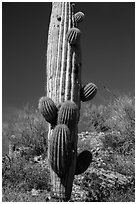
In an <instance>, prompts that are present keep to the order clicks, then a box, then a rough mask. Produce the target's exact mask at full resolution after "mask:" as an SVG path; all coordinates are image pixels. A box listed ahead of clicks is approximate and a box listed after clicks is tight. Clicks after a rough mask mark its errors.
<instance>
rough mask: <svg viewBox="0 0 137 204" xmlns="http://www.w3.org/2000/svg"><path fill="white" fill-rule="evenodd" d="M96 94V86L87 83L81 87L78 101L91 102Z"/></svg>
mask: <svg viewBox="0 0 137 204" xmlns="http://www.w3.org/2000/svg"><path fill="white" fill-rule="evenodd" d="M96 93H97V86H96V85H95V84H93V83H88V84H87V85H85V86H83V87H82V88H81V91H80V99H81V101H83V102H85V101H89V100H91V99H92V98H93V97H94V96H95V95H96Z"/></svg>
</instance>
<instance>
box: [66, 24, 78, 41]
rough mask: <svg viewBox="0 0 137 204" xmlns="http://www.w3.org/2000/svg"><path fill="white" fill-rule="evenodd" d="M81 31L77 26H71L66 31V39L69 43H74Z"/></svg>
mask: <svg viewBox="0 0 137 204" xmlns="http://www.w3.org/2000/svg"><path fill="white" fill-rule="evenodd" d="M80 35H81V32H80V30H79V29H78V28H75V27H73V28H71V29H70V30H69V32H68V36H67V40H68V42H69V44H70V45H75V44H77V43H78V42H79V39H80Z"/></svg>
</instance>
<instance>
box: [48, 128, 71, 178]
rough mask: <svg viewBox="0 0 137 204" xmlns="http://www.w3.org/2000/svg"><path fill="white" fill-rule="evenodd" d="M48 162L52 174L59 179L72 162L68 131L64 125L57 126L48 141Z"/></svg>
mask: <svg viewBox="0 0 137 204" xmlns="http://www.w3.org/2000/svg"><path fill="white" fill-rule="evenodd" d="M49 162H50V164H51V167H52V169H53V170H54V172H55V173H56V174H57V175H58V176H59V177H60V178H61V177H63V176H64V175H65V174H66V172H67V171H68V169H69V166H70V164H71V162H72V148H71V141H70V131H69V129H68V127H67V126H66V125H63V124H61V125H57V126H56V127H55V129H54V130H53V134H52V136H51V140H50V157H49Z"/></svg>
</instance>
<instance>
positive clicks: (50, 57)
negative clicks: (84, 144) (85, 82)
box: [39, 2, 91, 201]
mask: <svg viewBox="0 0 137 204" xmlns="http://www.w3.org/2000/svg"><path fill="white" fill-rule="evenodd" d="M83 19H84V14H83V13H82V12H77V13H75V12H74V4H72V3H70V2H60V3H59V2H53V3H52V12H51V18H50V25H49V32H48V46H47V64H46V77H47V79H46V95H47V96H46V97H47V98H46V102H45V101H44V102H43V97H42V99H41V100H40V104H39V108H40V111H41V113H42V115H43V116H44V117H45V119H46V118H47V119H48V122H49V123H51V124H50V125H49V132H48V160H49V167H50V176H51V196H52V197H55V198H59V200H60V201H68V200H69V199H70V196H71V191H72V185H73V179H74V175H75V171H76V174H78V172H80V173H81V172H83V171H84V170H86V168H87V167H88V166H89V164H90V162H91V159H89V157H90V154H87V153H86V154H85V153H84V154H82V155H81V156H80V155H79V159H78V162H81V161H83V160H82V159H81V158H83V157H84V155H88V161H87V162H86V167H83V165H80V164H78V163H77V140H78V121H79V116H80V113H79V112H80V104H81V96H80V95H81V87H82V86H81V48H80V37H81V31H80V29H79V24H80V22H82V21H83ZM86 93H87V92H86ZM88 93H89V92H88ZM89 95H90V94H89ZM49 98H50V99H51V100H49ZM47 99H48V100H47ZM86 99H87V98H86ZM89 99H90V97H89ZM87 100H88V99H87ZM54 104H55V105H56V107H57V109H56V108H55V106H54ZM56 110H57V112H56ZM50 113H51V117H50V116H49V114H50ZM54 113H55V117H54V116H53V114H54ZM52 119H56V120H57V122H56V123H55V122H54V121H53V122H54V125H53V124H52ZM67 128H68V129H67ZM68 130H69V133H68ZM85 160H86V158H85ZM67 161H68V162H69V163H68V165H66V164H63V162H67ZM76 165H77V167H76ZM79 166H80V167H81V168H82V169H79ZM63 168H64V169H63Z"/></svg>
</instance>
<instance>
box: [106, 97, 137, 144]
mask: <svg viewBox="0 0 137 204" xmlns="http://www.w3.org/2000/svg"><path fill="white" fill-rule="evenodd" d="M108 110H110V111H109V113H110V115H109V118H107V120H106V122H105V124H106V125H107V126H108V127H110V128H111V130H115V131H119V132H120V133H121V135H122V134H123V135H125V137H126V138H127V139H130V140H131V138H132V140H134V135H135V132H134V131H135V98H134V97H130V96H127V95H126V96H121V97H119V98H118V99H117V100H114V101H113V102H112V103H110V104H109V105H108Z"/></svg>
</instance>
